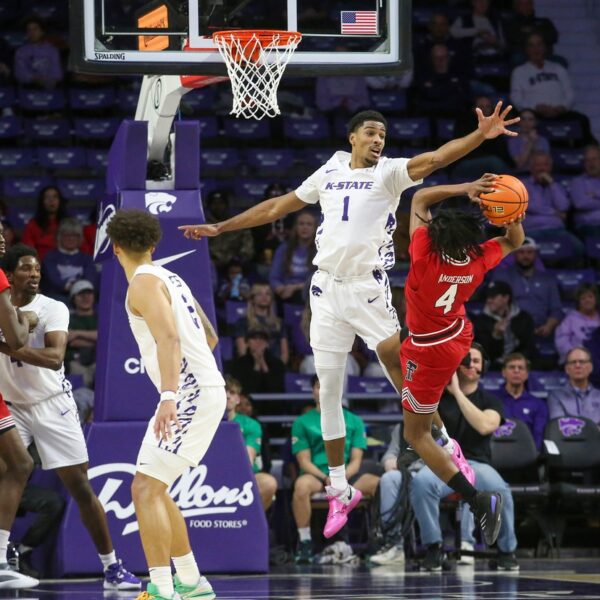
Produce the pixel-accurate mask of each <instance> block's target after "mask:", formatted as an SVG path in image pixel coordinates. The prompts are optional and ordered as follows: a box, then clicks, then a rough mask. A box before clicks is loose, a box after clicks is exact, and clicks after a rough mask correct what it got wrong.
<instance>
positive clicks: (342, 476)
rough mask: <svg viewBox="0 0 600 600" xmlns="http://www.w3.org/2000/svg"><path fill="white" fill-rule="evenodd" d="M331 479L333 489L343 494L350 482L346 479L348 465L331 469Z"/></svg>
mask: <svg viewBox="0 0 600 600" xmlns="http://www.w3.org/2000/svg"><path fill="white" fill-rule="evenodd" d="M329 479H330V480H331V487H332V488H333V489H334V490H337V491H338V492H343V491H344V490H345V489H346V488H347V487H348V480H347V479H346V465H340V466H339V467H329Z"/></svg>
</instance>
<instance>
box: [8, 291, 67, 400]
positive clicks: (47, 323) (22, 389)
mask: <svg viewBox="0 0 600 600" xmlns="http://www.w3.org/2000/svg"><path fill="white" fill-rule="evenodd" d="M21 310H22V311H29V310H30V311H32V312H34V313H35V314H36V315H37V316H38V324H37V325H36V327H35V329H34V330H33V331H32V332H31V333H30V334H29V339H28V341H27V346H29V347H30V348H44V347H45V342H44V338H45V336H46V334H47V333H50V332H52V331H64V332H65V333H66V332H68V331H69V309H68V308H67V307H66V305H65V304H63V303H62V302H58V301H57V300H53V299H52V298H48V296H44V295H43V294H36V296H35V298H34V299H33V300H32V301H31V302H30V303H29V304H27V305H25V306H22V307H21ZM0 392H2V394H3V396H4V399H5V400H6V401H7V402H12V403H14V404H37V403H39V402H43V401H44V400H48V399H49V398H53V397H54V396H58V395H59V394H64V393H70V392H71V384H70V383H69V381H68V379H67V378H66V377H65V369H64V365H61V367H60V369H59V370H58V371H53V370H52V369H46V368H44V367H35V366H34V365H29V364H27V363H24V362H21V361H18V360H15V359H14V358H10V357H9V356H6V354H0Z"/></svg>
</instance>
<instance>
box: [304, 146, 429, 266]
mask: <svg viewBox="0 0 600 600" xmlns="http://www.w3.org/2000/svg"><path fill="white" fill-rule="evenodd" d="M350 158H351V156H350V153H349V152H342V151H340V152H336V153H335V154H334V155H333V156H332V157H331V158H330V159H329V160H328V161H327V163H326V164H325V165H323V166H322V167H321V168H320V169H319V170H318V171H316V172H315V173H313V174H312V175H311V176H310V177H308V179H306V180H304V182H303V183H302V185H301V186H300V187H299V188H298V189H297V190H296V195H297V196H298V198H300V200H302V201H303V202H307V203H309V204H316V203H317V202H320V203H321V212H322V214H323V220H322V222H321V224H320V225H319V227H318V229H317V235H316V245H317V255H316V256H315V259H314V261H313V264H315V265H316V266H317V267H318V268H319V269H322V270H324V271H327V272H328V273H331V274H332V275H336V276H338V277H353V276H358V275H365V274H367V273H369V272H370V271H372V270H373V269H376V268H382V269H386V270H387V269H391V268H392V267H393V266H394V263H395V261H396V258H395V256H394V243H393V241H392V234H393V233H394V231H395V229H396V209H397V208H398V203H399V202H400V194H402V192H403V191H404V190H405V189H407V188H409V187H411V186H413V185H418V184H419V183H421V181H422V180H421V181H413V180H412V179H411V178H410V177H409V175H408V169H407V166H406V165H407V164H408V160H409V159H407V158H385V157H382V158H380V159H379V162H378V163H377V164H376V165H375V166H373V167H368V168H366V169H351V168H350Z"/></svg>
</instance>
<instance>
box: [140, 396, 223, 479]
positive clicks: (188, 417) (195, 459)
mask: <svg viewBox="0 0 600 600" xmlns="http://www.w3.org/2000/svg"><path fill="white" fill-rule="evenodd" d="M226 404H227V396H226V394H225V388H224V387H193V388H191V389H187V390H184V391H182V390H180V391H179V392H178V398H177V418H178V419H179V423H180V425H181V429H180V430H175V429H172V431H173V432H174V433H173V436H172V437H171V439H170V440H168V441H166V442H165V441H163V440H157V439H156V436H155V435H154V417H152V419H151V420H150V423H148V428H147V429H146V434H145V435H144V439H143V440H142V446H141V448H140V452H139V454H138V458H137V464H136V468H137V470H138V471H139V472H140V473H143V474H144V475H148V476H149V477H153V478H154V479H158V480H159V481H162V482H163V483H165V484H166V485H167V486H169V485H171V484H172V483H173V482H174V481H175V480H176V479H177V477H179V475H181V474H182V473H183V472H184V471H185V470H186V469H187V468H188V467H190V466H193V467H195V466H196V465H198V464H199V463H200V461H201V460H202V458H203V457H204V455H205V454H206V451H207V450H208V447H209V446H210V444H211V442H212V440H213V438H214V436H215V433H216V431H217V427H218V426H219V423H220V422H221V420H222V419H223V415H224V414H225V408H226ZM157 410H158V407H157Z"/></svg>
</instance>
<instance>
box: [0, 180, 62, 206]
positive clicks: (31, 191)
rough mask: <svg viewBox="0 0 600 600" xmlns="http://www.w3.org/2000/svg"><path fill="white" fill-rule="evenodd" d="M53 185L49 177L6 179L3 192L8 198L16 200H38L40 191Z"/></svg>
mask: <svg viewBox="0 0 600 600" xmlns="http://www.w3.org/2000/svg"><path fill="white" fill-rule="evenodd" d="M51 183H52V179H51V178H50V177H48V176H47V175H43V176H42V177H4V179H3V190H4V195H5V196H6V197H7V198H12V199H14V200H19V199H25V198H37V195H38V194H39V192H40V190H41V189H42V188H43V187H45V186H47V185H50V184H51Z"/></svg>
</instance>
